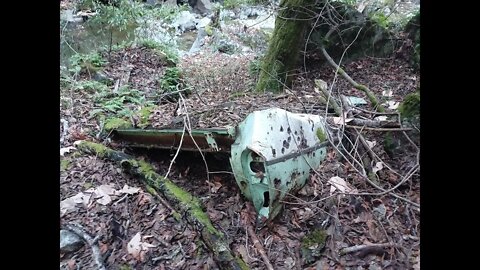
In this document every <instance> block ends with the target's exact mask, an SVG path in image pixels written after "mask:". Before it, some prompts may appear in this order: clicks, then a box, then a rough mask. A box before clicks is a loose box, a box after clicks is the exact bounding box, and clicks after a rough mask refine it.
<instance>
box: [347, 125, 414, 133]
mask: <svg viewBox="0 0 480 270" xmlns="http://www.w3.org/2000/svg"><path fill="white" fill-rule="evenodd" d="M345 127H346V128H355V129H365V130H372V131H381V132H388V131H409V130H412V129H411V128H374V127H361V126H353V125H348V124H347V125H345Z"/></svg>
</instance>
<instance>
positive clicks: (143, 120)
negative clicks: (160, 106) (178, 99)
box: [138, 106, 155, 128]
mask: <svg viewBox="0 0 480 270" xmlns="http://www.w3.org/2000/svg"><path fill="white" fill-rule="evenodd" d="M154 108H155V107H154V106H147V107H143V108H142V109H141V110H140V111H138V116H139V118H140V123H139V124H138V126H139V127H141V128H145V127H147V126H148V125H150V115H151V114H152V112H153V109H154Z"/></svg>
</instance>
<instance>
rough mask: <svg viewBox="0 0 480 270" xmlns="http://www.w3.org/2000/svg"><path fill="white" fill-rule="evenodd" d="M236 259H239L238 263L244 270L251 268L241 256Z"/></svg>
mask: <svg viewBox="0 0 480 270" xmlns="http://www.w3.org/2000/svg"><path fill="white" fill-rule="evenodd" d="M235 260H236V261H237V263H238V265H239V266H240V269H242V270H249V269H250V268H249V267H248V265H247V264H246V263H245V262H244V261H243V260H242V259H241V258H239V257H235Z"/></svg>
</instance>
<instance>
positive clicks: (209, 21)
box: [197, 17, 212, 29]
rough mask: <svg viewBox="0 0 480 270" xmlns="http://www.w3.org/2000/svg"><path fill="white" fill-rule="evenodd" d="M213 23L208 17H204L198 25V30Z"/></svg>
mask: <svg viewBox="0 0 480 270" xmlns="http://www.w3.org/2000/svg"><path fill="white" fill-rule="evenodd" d="M211 22H212V20H211V19H210V18H208V17H204V18H202V19H200V20H199V21H198V23H197V29H200V28H205V26H207V25H209V24H210V23H211Z"/></svg>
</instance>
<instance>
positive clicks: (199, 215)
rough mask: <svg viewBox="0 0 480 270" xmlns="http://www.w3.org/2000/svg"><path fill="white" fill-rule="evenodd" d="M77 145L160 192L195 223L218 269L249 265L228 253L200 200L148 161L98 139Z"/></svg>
mask: <svg viewBox="0 0 480 270" xmlns="http://www.w3.org/2000/svg"><path fill="white" fill-rule="evenodd" d="M77 148H78V149H79V150H80V151H83V152H85V153H88V154H94V155H96V156H98V157H100V158H103V159H107V160H112V161H115V162H118V163H119V164H120V165H121V166H122V168H123V169H124V170H125V171H126V172H128V173H130V174H131V175H134V176H136V177H139V178H140V179H141V180H142V181H143V183H144V184H145V185H147V186H150V187H152V188H154V189H155V190H157V191H158V192H159V193H160V194H162V195H163V196H164V197H165V199H166V200H167V201H168V203H170V205H172V207H173V208H175V210H176V212H178V213H180V214H182V216H185V217H186V218H188V219H189V222H191V223H193V224H196V225H198V227H199V229H200V231H201V236H202V239H203V241H204V242H205V244H206V246H207V247H208V248H209V249H210V251H211V252H212V253H213V259H214V260H215V262H216V263H217V264H218V266H219V267H220V268H221V269H234V270H245V269H249V267H248V266H247V264H246V263H245V262H244V261H243V260H242V259H241V258H239V257H236V256H234V255H233V254H232V251H231V250H230V248H229V245H228V242H227V239H226V237H225V235H224V234H223V233H222V232H220V231H218V230H217V229H216V228H215V227H214V226H213V224H212V222H211V220H210V218H209V217H208V215H207V213H206V212H205V211H203V209H202V204H201V202H200V200H199V199H198V198H196V197H194V196H193V195H192V194H190V193H189V192H187V191H185V190H184V189H182V188H181V187H179V186H177V185H175V184H174V183H173V182H172V181H170V180H169V179H168V178H164V177H163V176H161V175H159V174H158V173H156V172H155V169H154V168H153V166H152V165H151V164H149V163H147V162H145V161H142V160H137V159H135V158H134V157H132V156H130V155H127V154H125V153H123V152H119V151H115V150H112V149H110V148H108V147H105V146H103V145H101V144H98V143H93V142H87V141H82V142H80V143H79V144H78V145H77Z"/></svg>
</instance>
